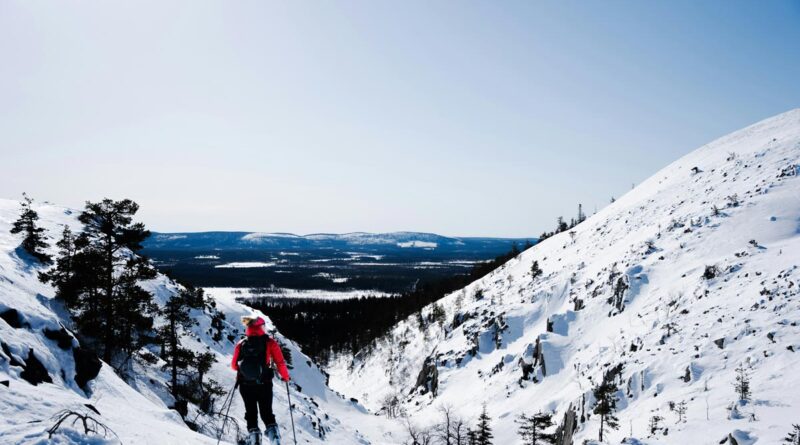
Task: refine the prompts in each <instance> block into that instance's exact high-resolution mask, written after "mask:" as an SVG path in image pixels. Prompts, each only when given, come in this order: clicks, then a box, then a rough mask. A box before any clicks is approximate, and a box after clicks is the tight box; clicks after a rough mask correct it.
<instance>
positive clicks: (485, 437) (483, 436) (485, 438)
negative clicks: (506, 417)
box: [475, 405, 494, 445]
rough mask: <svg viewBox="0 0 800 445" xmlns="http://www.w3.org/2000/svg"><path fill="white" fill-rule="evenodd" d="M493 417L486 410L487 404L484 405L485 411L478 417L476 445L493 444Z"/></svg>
mask: <svg viewBox="0 0 800 445" xmlns="http://www.w3.org/2000/svg"><path fill="white" fill-rule="evenodd" d="M491 421H492V419H491V417H489V414H488V413H487V412H486V405H483V411H481V415H480V416H479V417H478V427H477V429H476V430H475V440H476V442H475V443H476V445H491V444H492V439H493V438H494V434H492V426H491V425H490V423H491Z"/></svg>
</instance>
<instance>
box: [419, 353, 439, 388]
mask: <svg viewBox="0 0 800 445" xmlns="http://www.w3.org/2000/svg"><path fill="white" fill-rule="evenodd" d="M416 387H417V388H422V389H423V390H424V391H425V392H430V393H431V394H433V396H434V397H436V394H438V392H439V370H438V369H437V368H436V360H435V359H434V358H433V357H432V356H431V357H428V358H426V359H425V363H423V364H422V369H421V370H420V372H419V375H418V376H417V383H416Z"/></svg>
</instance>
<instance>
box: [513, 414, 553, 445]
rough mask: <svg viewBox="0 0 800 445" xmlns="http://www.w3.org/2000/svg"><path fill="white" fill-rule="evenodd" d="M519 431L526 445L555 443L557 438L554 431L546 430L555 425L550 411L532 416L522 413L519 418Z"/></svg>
mask: <svg viewBox="0 0 800 445" xmlns="http://www.w3.org/2000/svg"><path fill="white" fill-rule="evenodd" d="M517 424H519V429H518V430H517V432H518V433H519V436H520V438H522V442H523V443H524V444H525V445H541V444H555V443H556V438H555V435H554V434H552V433H548V432H546V431H545V430H546V429H547V428H550V427H551V426H553V425H555V423H553V415H552V414H549V413H537V414H534V415H532V416H526V415H525V413H523V414H520V415H519V418H518V419H517Z"/></svg>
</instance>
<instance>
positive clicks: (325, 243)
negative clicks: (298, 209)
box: [145, 232, 536, 252]
mask: <svg viewBox="0 0 800 445" xmlns="http://www.w3.org/2000/svg"><path fill="white" fill-rule="evenodd" d="M526 241H531V242H536V238H533V237H531V238H474V237H446V236H442V235H436V234H433V233H419V232H393V233H364V232H355V233H345V234H330V233H317V234H311V235H295V234H292V233H261V232H195V233H153V235H152V236H151V237H150V238H149V239H148V240H147V241H146V242H145V249H151V250H239V249H269V250H272V249H279V250H315V249H338V250H342V249H358V250H359V251H378V250H380V251H383V252H385V251H387V250H388V251H391V250H400V249H424V250H438V251H447V252H459V251H469V252H475V251H483V250H490V251H498V250H500V251H502V250H507V249H508V248H509V247H510V246H511V245H512V244H513V243H515V242H516V243H517V244H519V245H520V246H521V245H523V244H525V242H526Z"/></svg>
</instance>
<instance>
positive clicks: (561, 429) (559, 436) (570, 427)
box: [554, 405, 578, 445]
mask: <svg viewBox="0 0 800 445" xmlns="http://www.w3.org/2000/svg"><path fill="white" fill-rule="evenodd" d="M577 429H578V422H577V421H576V415H575V410H574V409H572V405H570V406H569V409H567V412H565V413H564V419H563V420H562V421H561V423H560V424H559V425H558V428H556V432H555V434H554V436H555V439H556V441H555V445H572V435H573V434H575V430H577Z"/></svg>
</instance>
